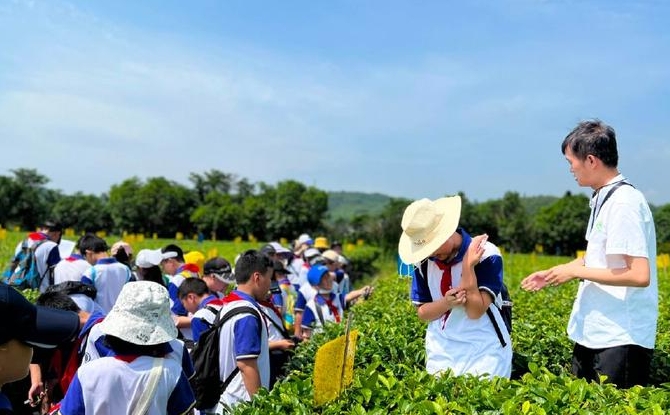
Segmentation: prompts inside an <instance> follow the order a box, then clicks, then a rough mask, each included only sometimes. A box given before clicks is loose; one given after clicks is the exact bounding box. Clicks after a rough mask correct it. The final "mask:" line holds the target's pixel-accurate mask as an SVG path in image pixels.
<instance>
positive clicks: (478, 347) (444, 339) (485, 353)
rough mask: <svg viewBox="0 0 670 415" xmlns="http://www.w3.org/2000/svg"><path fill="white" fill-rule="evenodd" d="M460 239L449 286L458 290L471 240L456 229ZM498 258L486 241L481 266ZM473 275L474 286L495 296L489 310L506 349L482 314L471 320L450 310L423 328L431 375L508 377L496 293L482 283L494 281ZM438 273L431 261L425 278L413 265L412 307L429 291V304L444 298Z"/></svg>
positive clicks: (499, 300)
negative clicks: (464, 258)
mask: <svg viewBox="0 0 670 415" xmlns="http://www.w3.org/2000/svg"><path fill="white" fill-rule="evenodd" d="M459 232H461V235H462V236H463V245H462V246H461V250H460V251H459V254H458V255H457V258H459V257H460V258H461V260H458V262H455V263H453V265H452V266H451V278H452V279H451V281H452V284H451V286H452V287H458V285H459V284H460V281H461V274H462V271H463V263H462V258H463V255H464V254H465V251H466V249H467V247H468V246H469V244H470V241H471V240H472V239H471V237H470V236H469V235H468V234H467V233H466V232H465V231H463V230H461V229H459ZM495 257H500V250H499V249H498V247H496V246H495V245H494V244H492V243H491V242H487V243H486V245H485V249H484V255H483V256H482V259H481V261H480V264H481V266H485V265H486V264H483V263H484V262H485V261H487V260H488V261H491V260H492V259H494V258H495ZM480 274H481V275H478V276H477V285H478V286H479V289H480V290H485V291H488V292H490V293H491V294H492V295H495V303H491V305H490V306H489V309H490V310H491V311H492V313H493V316H494V318H495V320H496V322H497V323H498V327H499V328H500V332H501V333H502V335H503V339H504V340H505V343H506V346H505V347H502V345H501V344H500V340H499V339H498V335H497V334H496V331H495V328H494V327H493V324H492V323H491V319H490V318H489V316H488V315H487V313H484V314H483V315H482V316H481V317H480V318H478V319H471V318H470V317H468V315H467V314H466V312H465V307H463V306H457V307H454V308H453V309H452V310H451V312H450V313H449V315H448V317H447V318H446V320H445V319H444V318H443V317H440V318H438V319H435V320H433V321H431V322H429V323H428V327H427V328H426V371H427V372H428V373H431V374H439V373H441V372H442V371H444V370H446V369H451V370H452V371H453V373H454V374H455V375H456V376H458V375H463V374H472V375H475V376H481V375H487V376H488V377H493V376H501V377H506V378H509V377H510V376H511V374H512V340H511V338H510V335H509V333H508V332H507V330H506V328H505V323H504V321H503V319H502V316H501V315H500V310H499V309H498V307H497V306H496V304H498V305H499V306H500V305H502V298H501V296H500V294H499V293H498V294H497V295H496V294H495V293H494V292H492V291H491V290H490V289H489V288H488V287H487V286H486V285H485V284H487V282H486V280H487V279H489V280H492V279H494V278H497V277H496V276H495V275H485V274H484V273H483V272H480ZM441 280H442V270H441V269H440V268H439V267H438V266H437V264H436V263H435V262H433V261H428V275H427V276H421V275H420V264H417V265H416V270H415V275H414V280H413V281H412V294H411V296H412V301H413V302H414V304H416V305H420V304H422V303H423V302H426V301H429V299H426V300H425V301H420V299H421V298H426V295H427V294H428V293H427V292H426V290H427V291H428V292H429V296H430V298H432V301H436V300H437V299H440V298H444V296H443V295H442V291H441V288H440V282H441Z"/></svg>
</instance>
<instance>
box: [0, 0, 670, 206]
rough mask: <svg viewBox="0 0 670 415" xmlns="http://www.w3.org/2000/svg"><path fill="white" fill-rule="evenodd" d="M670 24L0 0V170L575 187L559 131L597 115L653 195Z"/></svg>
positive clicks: (58, 184)
mask: <svg viewBox="0 0 670 415" xmlns="http://www.w3.org/2000/svg"><path fill="white" fill-rule="evenodd" d="M668 21H670V3H668V2H665V1H661V0H657V1H567V0H566V1H551V0H546V1H540V0H536V1H531V0H501V1H467V2H463V1H458V2H457V1H422V2H410V1H405V2H400V1H389V0H385V1H332V2H314V1H305V2H298V1H295V2H270V1H267V2H260V1H259V2H249V1H188V2H186V1H167V0H161V1H141V2H140V1H113V2H91V1H60V0H54V1H39V0H30V1H27V0H0V140H2V149H3V153H4V168H5V171H1V170H0V174H5V175H8V174H10V171H9V170H10V169H14V168H19V167H30V168H37V169H38V170H39V171H40V172H41V173H43V174H45V175H47V176H48V177H50V179H51V182H50V184H49V186H50V187H52V188H56V189H62V190H63V191H64V192H65V193H73V192H75V191H83V192H85V193H94V194H100V193H102V192H104V191H107V190H108V189H109V187H110V186H111V185H112V184H116V183H120V182H121V181H123V180H124V179H127V178H129V177H131V176H138V177H140V178H142V179H146V178H148V177H154V176H164V177H166V178H168V179H172V180H175V181H177V182H180V183H183V184H186V185H190V183H189V182H188V179H187V178H188V175H189V173H190V172H197V173H202V172H204V171H206V170H209V169H214V168H215V169H219V170H221V171H224V172H228V173H234V174H237V175H238V176H240V177H245V178H248V179H249V180H250V181H252V182H260V181H263V182H266V183H269V184H274V183H276V182H277V181H279V180H285V179H295V180H298V181H301V182H303V183H305V184H307V185H314V186H316V187H319V188H321V189H324V190H349V191H363V192H380V193H385V194H388V195H391V196H399V197H407V198H421V197H430V198H436V197H440V196H443V195H447V194H453V193H456V192H458V191H464V192H465V194H466V195H467V196H468V197H469V198H470V199H473V200H476V201H484V200H488V199H494V198H500V197H502V196H503V194H504V193H505V191H508V190H513V191H517V192H519V193H520V194H522V195H525V196H535V195H556V196H561V195H562V194H563V193H564V192H565V191H568V190H569V191H572V192H579V191H584V192H586V191H585V190H583V189H580V188H579V187H578V186H577V185H576V183H575V182H574V180H573V178H572V175H571V174H570V173H569V171H568V165H567V162H566V161H565V159H564V158H563V155H562V154H561V152H560V143H561V141H562V139H563V137H565V135H566V134H567V133H568V132H569V131H570V130H571V129H572V128H573V127H574V126H575V125H576V123H577V122H579V121H580V120H582V119H587V118H593V117H597V118H600V119H602V120H603V121H605V122H607V123H609V124H611V125H612V126H613V127H614V128H615V129H616V131H617V135H618V139H619V150H620V163H619V165H620V169H621V171H622V172H623V173H624V175H626V176H628V177H629V179H630V180H631V181H632V182H633V183H634V184H635V185H636V186H637V187H638V188H639V189H641V190H642V191H644V192H645V194H646V195H647V198H648V199H649V201H650V202H651V203H654V204H657V205H661V204H665V203H670V186H669V185H668V177H670V175H669V174H668V173H667V172H666V170H667V166H668V165H670V137H669V136H668V132H669V131H670V31H669V30H667V28H666V27H667V22H668Z"/></svg>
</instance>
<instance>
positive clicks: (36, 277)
mask: <svg viewBox="0 0 670 415" xmlns="http://www.w3.org/2000/svg"><path fill="white" fill-rule="evenodd" d="M47 240H48V239H43V240H40V241H37V242H35V243H34V244H33V245H31V246H29V245H28V239H26V240H24V241H23V242H22V244H21V251H20V252H19V253H18V254H17V255H16V256H15V257H14V259H13V260H12V264H11V265H10V267H9V269H8V270H7V271H5V275H4V276H3V280H4V281H5V282H6V283H7V284H9V285H11V286H12V287H14V288H16V289H18V290H25V289H29V288H30V289H36V288H39V286H40V285H41V284H42V280H43V279H44V278H45V277H46V276H47V275H49V279H50V282H51V283H52V282H53V268H49V269H48V270H47V271H46V272H45V273H44V275H40V273H39V270H38V268H37V258H36V257H35V251H36V250H37V248H39V247H40V245H42V244H43V243H44V242H46V241H47Z"/></svg>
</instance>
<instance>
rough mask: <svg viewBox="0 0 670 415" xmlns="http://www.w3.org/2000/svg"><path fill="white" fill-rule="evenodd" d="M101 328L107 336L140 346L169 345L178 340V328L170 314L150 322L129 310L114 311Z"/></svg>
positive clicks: (102, 323) (101, 323)
mask: <svg viewBox="0 0 670 415" xmlns="http://www.w3.org/2000/svg"><path fill="white" fill-rule="evenodd" d="M99 326H100V330H101V331H102V332H103V333H105V334H108V335H110V336H114V337H118V338H119V339H121V340H125V341H127V342H128V343H132V344H137V345H140V346H151V345H155V344H161V343H167V342H169V341H171V340H174V339H176V338H177V327H176V326H175V324H174V321H173V320H172V317H171V316H170V314H167V315H161V316H158V317H157V320H156V321H150V319H147V318H144V316H139V315H137V314H135V313H131V312H128V311H127V310H123V311H117V310H114V309H112V311H110V312H109V314H108V315H107V317H105V319H104V320H103V321H102V322H100V323H99Z"/></svg>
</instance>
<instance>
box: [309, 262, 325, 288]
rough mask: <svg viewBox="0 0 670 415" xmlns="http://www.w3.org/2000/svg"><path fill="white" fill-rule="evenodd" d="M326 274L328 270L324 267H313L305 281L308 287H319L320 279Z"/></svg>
mask: <svg viewBox="0 0 670 415" xmlns="http://www.w3.org/2000/svg"><path fill="white" fill-rule="evenodd" d="M326 273H328V268H327V267H326V266H325V265H314V266H313V267H312V268H310V269H309V271H308V272H307V281H308V282H309V283H310V285H319V283H320V282H321V278H323V276H324V275H325V274H326Z"/></svg>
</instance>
